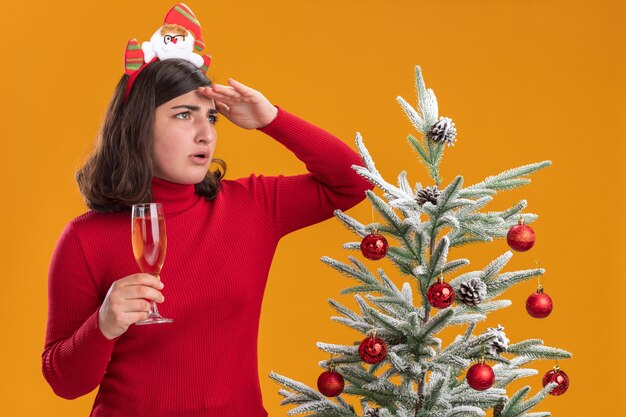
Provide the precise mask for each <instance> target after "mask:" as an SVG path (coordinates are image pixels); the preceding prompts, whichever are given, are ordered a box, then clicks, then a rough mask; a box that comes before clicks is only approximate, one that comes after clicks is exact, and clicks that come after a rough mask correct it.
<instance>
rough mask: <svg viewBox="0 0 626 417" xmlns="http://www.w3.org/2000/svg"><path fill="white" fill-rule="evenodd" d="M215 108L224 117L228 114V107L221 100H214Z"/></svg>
mask: <svg viewBox="0 0 626 417" xmlns="http://www.w3.org/2000/svg"><path fill="white" fill-rule="evenodd" d="M215 108H216V109H217V111H218V112H220V113H221V114H223V115H224V116H226V117H228V116H229V114H230V107H228V106H227V105H226V104H224V103H222V102H221V101H216V102H215Z"/></svg>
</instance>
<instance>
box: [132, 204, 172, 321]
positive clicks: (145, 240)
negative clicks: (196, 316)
mask: <svg viewBox="0 0 626 417" xmlns="http://www.w3.org/2000/svg"><path fill="white" fill-rule="evenodd" d="M132 221H133V223H132V242H133V253H134V255H135V260H136V261H137V265H139V269H140V270H141V272H143V273H146V274H150V275H154V276H155V277H157V278H158V279H160V278H159V273H160V272H161V267H162V266H163V261H164V260H165V251H166V249H167V237H166V235H165V217H164V216H163V207H162V206H161V204H159V203H147V204H134V205H133V215H132ZM173 321H174V320H172V319H168V318H165V317H161V315H160V314H159V310H158V309H157V306H156V303H155V302H154V301H150V313H149V314H148V318H147V319H145V320H141V321H138V322H137V323H135V324H157V323H171V322H173Z"/></svg>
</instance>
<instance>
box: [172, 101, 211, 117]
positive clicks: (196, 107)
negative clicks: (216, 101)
mask: <svg viewBox="0 0 626 417" xmlns="http://www.w3.org/2000/svg"><path fill="white" fill-rule="evenodd" d="M172 109H187V110H189V111H200V106H193V105H191V104H181V105H180V106H174V107H172ZM207 113H208V114H211V115H213V114H217V109H209V111H208V112H207Z"/></svg>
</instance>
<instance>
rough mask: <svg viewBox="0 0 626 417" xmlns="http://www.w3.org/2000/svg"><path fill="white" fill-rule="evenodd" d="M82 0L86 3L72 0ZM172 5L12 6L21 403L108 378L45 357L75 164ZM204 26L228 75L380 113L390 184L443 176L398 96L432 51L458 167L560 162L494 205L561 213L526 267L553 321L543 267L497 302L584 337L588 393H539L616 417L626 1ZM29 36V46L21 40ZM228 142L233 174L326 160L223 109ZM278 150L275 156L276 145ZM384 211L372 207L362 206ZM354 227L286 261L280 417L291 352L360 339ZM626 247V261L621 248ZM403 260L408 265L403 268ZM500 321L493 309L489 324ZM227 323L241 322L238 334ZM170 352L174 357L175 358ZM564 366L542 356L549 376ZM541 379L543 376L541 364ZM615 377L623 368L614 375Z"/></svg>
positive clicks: (345, 8)
mask: <svg viewBox="0 0 626 417" xmlns="http://www.w3.org/2000/svg"><path fill="white" fill-rule="evenodd" d="M61 3H64V4H69V3H71V5H69V6H66V7H61V6H58V5H57V4H61ZM172 3H173V2H172V1H147V0H138V1H135V2H128V1H120V0H114V1H107V2H104V1H103V2H98V3H91V2H35V1H29V0H26V1H23V2H20V3H19V6H18V7H13V8H12V9H10V7H11V6H12V5H13V3H9V2H7V1H4V0H3V2H2V7H1V8H0V10H1V11H0V18H1V19H0V20H1V21H2V26H3V30H2V41H3V45H4V46H5V47H4V48H3V51H4V52H3V56H2V58H0V62H1V65H0V80H1V81H0V89H1V90H0V93H1V97H2V100H1V103H0V106H1V109H0V132H1V133H0V134H1V137H2V145H3V150H2V152H0V158H2V160H1V161H0V170H1V172H2V176H3V177H4V178H5V179H6V180H7V181H6V182H5V185H4V191H3V192H2V198H3V201H2V204H1V205H0V209H1V210H2V213H1V216H0V219H2V230H3V238H2V239H0V245H2V248H1V249H2V250H1V253H2V254H3V256H2V258H3V262H2V264H3V271H4V273H3V279H2V289H1V291H0V323H1V326H2V327H1V329H2V335H3V338H2V340H3V343H2V345H1V346H0V358H1V360H2V368H1V369H2V375H3V377H2V378H0V404H1V405H0V409H2V410H3V411H2V413H1V414H2V415H4V416H10V417H12V416H43V415H45V416H64V417H70V416H77V417H78V416H86V415H88V413H89V410H90V407H91V404H92V402H93V397H94V393H92V394H90V395H88V396H86V397H83V398H80V399H77V400H74V401H66V400H62V399H60V398H57V397H55V396H54V395H53V393H52V391H51V389H50V388H49V387H48V385H47V384H46V382H45V381H44V379H43V377H42V376H41V372H40V354H41V351H42V346H43V340H44V334H45V324H46V309H47V306H46V303H47V295H46V291H47V284H46V273H47V272H46V271H47V266H48V262H49V259H50V255H51V252H52V249H53V247H54V244H55V242H56V239H57V238H58V236H59V233H60V232H61V230H62V228H63V226H64V225H65V224H66V223H67V222H68V221H69V220H70V219H72V218H73V217H75V216H76V215H78V214H79V213H81V212H83V211H84V210H85V207H84V205H83V203H82V200H81V198H80V195H79V194H78V191H77V188H76V185H75V183H74V180H73V173H74V171H75V170H76V168H77V167H78V166H79V164H80V162H81V161H82V160H83V158H84V157H85V155H86V153H87V151H88V150H89V148H90V146H91V143H92V139H93V137H94V135H95V133H96V131H97V129H98V126H99V123H100V120H101V117H102V114H103V110H104V108H105V105H106V103H107V100H108V99H109V98H110V96H111V93H112V89H113V86H114V85H115V83H116V81H117V79H118V78H119V76H120V75H121V73H122V56H123V48H124V46H125V43H126V41H127V39H128V38H131V37H137V38H138V39H140V40H147V39H148V38H149V36H150V35H151V34H152V31H153V30H154V29H155V25H157V24H158V23H159V22H160V21H161V19H162V18H163V16H164V14H165V12H166V11H167V10H168V9H169V7H170V6H171V5H172ZM188 4H189V6H190V7H191V8H192V9H193V10H194V11H195V13H196V14H197V16H198V17H199V19H200V21H201V22H202V24H203V27H204V34H205V40H206V43H207V45H208V50H209V51H210V52H211V53H212V55H213V57H214V63H213V67H212V69H211V73H212V77H213V78H214V80H215V81H217V82H220V83H222V82H224V81H225V79H226V77H229V76H232V77H235V78H237V79H239V80H241V81H243V82H245V83H248V84H249V85H251V86H253V87H256V88H257V89H259V90H261V91H262V92H264V93H265V95H266V96H267V97H269V98H270V99H271V100H273V102H275V103H276V104H278V105H281V106H283V107H285V108H286V109H289V110H290V111H292V112H294V113H296V114H298V115H301V116H302V117H304V118H306V119H308V120H310V121H312V122H314V123H316V124H319V125H321V126H323V127H325V128H326V129H328V130H330V131H332V132H334V133H336V134H337V135H338V136H340V137H341V138H343V139H344V140H345V141H346V142H348V143H350V144H353V140H354V135H355V132H356V131H360V132H361V133H362V134H363V136H364V138H365V142H366V145H367V146H368V147H369V149H370V151H371V153H372V155H373V157H374V159H375V161H376V162H377V166H378V167H379V169H380V171H381V172H382V173H383V174H384V175H386V176H387V178H388V179H389V181H394V179H395V178H396V176H397V174H398V173H399V172H400V171H401V170H403V169H406V170H407V171H408V172H409V179H410V181H411V182H417V181H421V182H422V183H423V184H424V185H428V184H429V182H428V177H427V175H426V172H425V170H424V169H423V167H422V166H421V165H420V164H419V163H418V162H417V159H416V157H415V155H414V154H412V152H411V151H410V149H409V146H408V145H407V143H406V140H405V139H406V135H407V134H408V133H413V130H412V127H411V126H410V124H409V123H408V122H407V120H406V119H405V117H404V115H403V113H402V111H401V109H400V108H399V106H398V105H397V104H396V102H395V97H396V96H397V95H402V96H404V97H405V98H407V99H408V100H410V101H412V102H413V101H414V90H413V67H414V65H415V64H419V65H421V66H422V68H423V70H424V73H425V77H426V82H427V85H428V86H429V87H432V88H433V89H434V90H435V92H436V94H437V96H438V98H439V103H440V113H441V114H442V115H446V116H450V117H452V118H453V119H454V121H455V122H456V125H457V128H458V131H459V137H458V139H459V142H458V144H457V146H455V147H454V148H449V149H447V150H446V154H445V157H444V162H443V168H442V175H443V177H444V184H447V183H448V181H450V180H451V179H453V178H454V176H455V175H457V174H462V175H464V176H465V180H466V184H467V185H469V184H473V183H475V182H478V181H480V180H482V179H483V178H484V177H486V176H488V175H492V174H496V173H499V172H501V171H503V170H505V169H508V168H512V167H516V166H520V165H523V164H527V163H530V162H534V161H540V160H544V159H551V160H552V161H553V162H554V165H553V166H552V167H550V168H548V169H546V170H543V171H541V172H539V173H538V174H536V175H534V176H533V177H532V179H533V183H532V184H531V185H530V186H527V187H524V188H522V189H518V190H515V191H511V192H507V193H504V194H501V195H499V196H498V198H497V199H496V200H495V201H494V202H493V203H492V204H491V205H490V206H488V209H490V210H499V209H503V208H505V207H508V206H509V205H510V204H513V203H514V202H516V201H518V200H520V199H522V198H526V199H527V200H528V202H529V211H531V212H534V213H537V214H539V215H540V218H539V221H538V222H536V223H535V224H534V225H533V227H534V228H535V231H536V232H537V235H538V239H537V244H536V246H535V248H534V249H533V250H532V251H531V252H530V253H525V254H517V255H515V256H514V258H513V260H512V261H511V262H510V264H509V266H508V267H507V269H508V270H513V269H525V268H532V267H534V266H535V260H539V261H540V262H541V265H542V267H545V268H546V269H547V273H546V275H545V286H546V290H547V292H548V293H549V294H551V295H552V297H553V299H554V300H555V304H556V307H555V311H554V312H553V314H552V315H551V316H550V318H548V319H546V320H543V321H538V320H534V319H531V318H530V317H528V316H527V314H526V313H525V311H524V308H523V303H524V300H525V298H526V296H527V295H528V294H530V293H531V292H532V291H533V289H534V285H535V284H534V283H531V282H528V283H524V284H522V285H519V286H518V287H519V288H515V289H514V290H512V291H510V292H509V293H508V298H510V299H511V300H512V301H513V303H514V304H513V306H512V307H511V308H510V309H507V310H505V311H504V312H500V313H498V314H497V315H494V316H493V317H490V319H489V322H488V323H487V325H490V326H495V325H497V324H498V323H501V324H502V325H504V326H505V327H506V330H507V333H508V335H509V337H510V339H511V340H512V341H519V340H521V339H523V338H529V337H539V338H543V339H544V340H545V341H546V343H547V344H549V345H555V346H560V347H563V348H566V349H569V350H571V351H573V352H574V353H575V358H574V359H573V360H571V361H565V362H563V363H562V364H561V365H562V368H563V369H564V370H566V371H567V372H568V373H569V375H570V377H571V379H572V384H571V388H570V391H569V392H568V393H567V394H566V395H564V396H562V397H556V398H549V399H548V400H546V401H545V402H544V403H543V404H542V405H541V406H540V407H539V408H538V409H537V411H539V410H546V411H552V412H553V413H554V415H555V416H575V415H576V416H583V415H603V414H614V411H613V410H614V402H613V401H607V400H605V398H607V399H612V398H614V396H617V394H618V392H620V391H621V390H623V389H624V388H626V384H624V382H623V380H622V379H621V377H620V375H624V371H626V369H625V365H624V362H623V361H620V360H618V359H612V358H614V357H616V355H618V354H621V349H619V350H618V345H619V344H620V343H622V344H623V343H624V342H626V340H625V334H626V332H624V324H623V319H624V310H623V307H622V306H621V302H620V300H621V298H622V295H623V293H624V290H626V285H625V284H624V282H625V280H624V269H625V268H624V262H625V261H624V260H623V259H624V258H623V257H620V255H621V254H623V252H624V250H625V249H626V248H625V245H624V240H623V239H622V236H623V235H624V232H626V227H625V226H624V222H623V220H622V214H623V213H624V199H625V195H624V191H625V187H624V173H623V170H622V166H621V164H622V161H623V157H624V150H625V149H624V144H623V142H624V140H623V138H624V134H625V133H626V132H625V128H624V125H623V123H621V118H620V117H619V116H620V115H623V114H624V110H625V105H624V103H625V100H624V99H623V98H622V96H623V95H624V93H625V91H624V90H625V88H624V74H625V73H626V71H625V70H626V68H625V56H626V53H625V52H626V50H625V47H624V37H625V35H626V29H625V28H626V25H625V23H626V22H625V16H626V13H625V10H624V9H625V7H624V3H623V2H620V1H618V0H615V1H608V0H595V1H580V0H567V1H565V0H563V1H547V0H526V1H502V0H498V1H479V0H476V1H471V2H470V1H428V2H427V1H417V0H410V1H409V0H406V1H399V0H396V1H388V2H382V1H371V0H359V1H352V0H351V1H338V0H333V1H330V0H316V1H277V0H267V1H239V0H228V1H193V0H189V2H188ZM9 45H10V46H9ZM218 131H219V135H220V140H219V144H218V147H217V153H216V156H218V157H221V158H224V159H225V160H226V161H228V164H229V171H228V177H229V178H236V177H239V176H243V175H247V174H249V173H250V172H256V173H266V174H276V173H279V172H280V173H285V174H295V173H300V172H303V170H304V166H303V164H301V163H300V162H299V161H297V160H296V158H295V157H294V156H293V155H291V154H289V153H288V152H287V151H286V150H284V149H283V148H282V147H280V146H279V145H277V144H276V143H274V142H272V141H271V139H269V138H267V137H264V136H263V135H262V134H261V133H258V132H248V131H242V130H239V129H237V128H234V127H233V126H230V125H229V124H228V122H227V121H226V119H223V120H222V122H221V123H220V125H219V127H218ZM259 155H260V156H261V157H259ZM349 213H350V214H352V215H353V216H355V217H357V218H359V219H360V220H361V221H363V222H368V221H369V220H370V219H371V211H370V208H369V206H368V205H367V204H366V203H363V204H361V205H360V206H358V207H357V208H354V209H353V210H352V211H351V212H349ZM351 240H354V237H353V236H352V235H351V234H350V233H348V231H347V230H345V229H344V227H343V226H342V225H340V224H339V222H338V221H335V220H330V221H327V222H325V223H323V224H320V225H316V226H314V227H310V228H307V229H305V230H301V231H298V232H296V233H294V234H292V235H290V236H288V237H287V238H285V239H284V240H283V242H282V243H281V245H280V246H279V248H278V251H277V253H276V257H275V260H274V264H273V268H272V271H271V275H270V280H269V285H268V288H267V292H266V299H265V304H264V308H263V315H262V319H261V320H262V322H261V333H260V339H259V366H260V369H259V372H260V380H261V385H262V389H263V395H264V401H265V405H266V408H267V410H268V411H269V413H270V416H272V417H275V416H281V415H286V411H287V409H286V408H281V407H280V406H279V405H278V402H279V396H278V395H277V393H276V392H277V390H278V388H279V386H278V385H276V384H275V383H274V382H273V381H271V380H269V378H267V374H268V373H269V371H270V370H275V371H276V372H279V373H282V374H285V375H288V376H291V377H294V378H296V379H298V380H301V381H303V382H306V383H308V384H310V385H314V384H315V381H316V378H317V375H318V374H319V372H320V370H319V368H318V367H317V361H318V360H321V359H326V355H324V354H322V353H321V352H320V351H319V350H317V348H316V347H315V342H316V341H318V340H320V341H325V342H333V343H351V342H352V341H353V340H357V339H358V338H359V336H358V335H356V334H354V333H352V332H350V331H348V330H347V329H346V328H344V327H343V326H340V325H338V324H335V323H332V322H330V320H329V317H330V316H331V315H332V310H331V309H330V307H329V306H328V304H327V302H326V300H327V298H328V297H332V298H335V299H337V300H340V301H341V302H343V303H346V304H351V303H350V298H349V297H348V296H340V295H339V294H338V293H339V291H340V290H341V289H342V288H345V287H347V286H348V285H349V284H350V282H349V281H348V280H346V279H345V278H343V277H342V276H340V275H339V274H338V273H336V272H334V271H333V270H331V269H330V268H328V267H326V266H324V265H323V264H322V263H321V262H320V261H319V258H320V257H321V256H323V255H329V256H331V257H334V258H336V259H340V260H345V259H346V257H347V255H348V254H347V253H346V252H344V251H342V250H341V245H342V243H344V242H347V241H351ZM506 249H507V248H506V244H505V243H504V242H502V241H498V242H495V243H493V244H490V245H483V246H479V247H475V248H468V249H463V251H459V252H454V251H453V252H451V256H455V257H456V256H466V257H468V258H469V259H470V260H471V261H472V263H473V265H472V267H474V268H482V267H484V266H485V265H486V264H487V263H488V262H489V261H490V260H491V259H493V258H495V257H496V256H498V255H500V254H501V253H502V252H504V251H505V250H506ZM620 258H621V259H620ZM370 265H371V267H372V268H376V267H379V266H380V267H383V268H385V269H386V270H387V271H388V272H389V273H390V274H393V275H394V276H395V279H396V281H398V282H399V283H400V284H401V279H400V277H398V275H397V274H396V273H395V271H394V270H393V269H391V267H390V264H389V263H387V262H386V261H381V262H380V263H378V264H374V263H370ZM484 327H485V326H484V325H482V327H481V329H482V328H484ZM216 336H219V335H216ZM155 366H158V364H156V363H155ZM550 366H551V363H549V362H545V363H543V362H542V363H537V367H538V369H540V370H541V373H543V372H544V371H546V370H548V369H549V368H550ZM525 382H526V383H528V384H530V385H531V386H532V387H533V392H535V391H536V390H537V389H538V387H539V386H540V378H539V377H536V378H532V379H528V380H527V381H525ZM603 384H606V385H603Z"/></svg>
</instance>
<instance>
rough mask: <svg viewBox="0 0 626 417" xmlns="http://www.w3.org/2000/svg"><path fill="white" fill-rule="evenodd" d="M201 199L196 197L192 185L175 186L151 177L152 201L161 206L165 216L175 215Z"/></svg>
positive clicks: (172, 183)
mask: <svg viewBox="0 0 626 417" xmlns="http://www.w3.org/2000/svg"><path fill="white" fill-rule="evenodd" d="M200 198H202V197H200V196H198V195H196V188H195V186H194V185H193V184H176V183H174V182H170V181H166V180H164V179H161V178H157V177H152V200H153V201H154V202H155V203H161V204H163V211H164V212H165V214H175V213H180V212H181V211H185V210H187V209H188V208H190V207H191V206H193V205H194V204H195V203H196V202H197V201H198V199H200Z"/></svg>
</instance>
